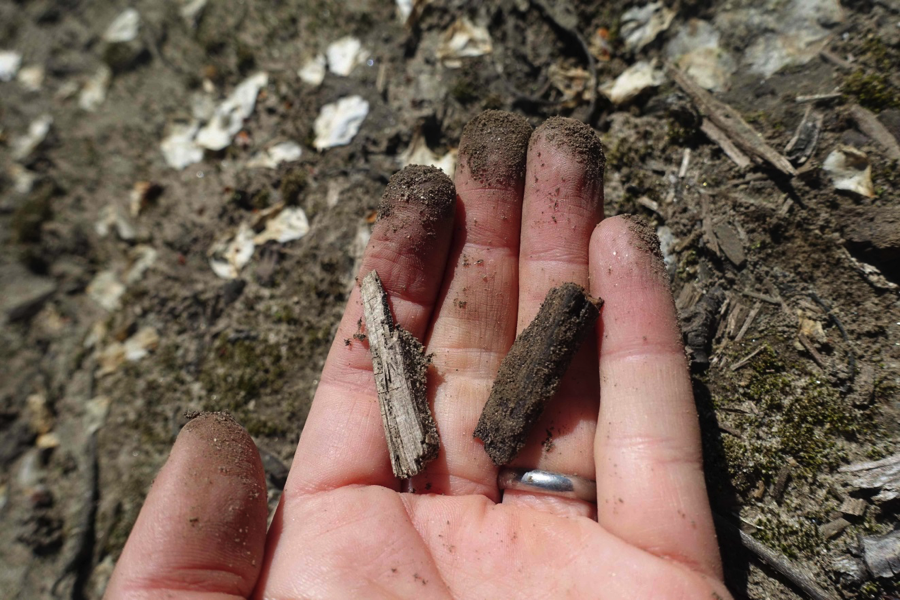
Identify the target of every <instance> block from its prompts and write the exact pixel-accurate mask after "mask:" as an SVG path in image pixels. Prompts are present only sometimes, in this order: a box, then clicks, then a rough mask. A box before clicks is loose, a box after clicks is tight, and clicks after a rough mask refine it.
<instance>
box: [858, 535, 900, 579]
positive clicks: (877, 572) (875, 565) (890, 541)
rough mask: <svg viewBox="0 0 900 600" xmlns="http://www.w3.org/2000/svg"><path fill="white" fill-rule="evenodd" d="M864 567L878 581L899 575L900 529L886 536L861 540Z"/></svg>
mask: <svg viewBox="0 0 900 600" xmlns="http://www.w3.org/2000/svg"><path fill="white" fill-rule="evenodd" d="M862 547H863V560H864V561H866V567H867V568H868V569H869V571H870V572H871V573H872V575H874V576H875V577H878V578H879V579H891V578H893V577H896V576H897V575H900V529H895V530H894V531H892V532H890V533H888V534H887V535H875V536H870V537H865V538H863V540H862Z"/></svg>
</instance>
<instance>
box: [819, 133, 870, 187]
mask: <svg viewBox="0 0 900 600" xmlns="http://www.w3.org/2000/svg"><path fill="white" fill-rule="evenodd" d="M822 170H824V171H825V172H826V173H828V175H829V176H830V177H831V182H832V183H833V184H834V187H835V188H837V189H839V190H845V191H848V192H854V193H857V194H859V195H861V196H865V197H866V198H874V197H875V188H874V186H873V185H872V166H871V165H870V164H869V158H868V157H867V156H866V154H865V153H864V152H861V151H860V150H857V149H856V148H853V147H852V146H838V147H837V148H835V149H834V150H832V152H831V154H829V155H828V158H826V159H825V162H824V163H823V164H822Z"/></svg>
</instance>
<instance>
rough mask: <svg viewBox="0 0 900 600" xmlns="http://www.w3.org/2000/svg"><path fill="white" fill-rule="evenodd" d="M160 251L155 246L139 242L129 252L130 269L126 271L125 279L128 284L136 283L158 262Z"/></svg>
mask: <svg viewBox="0 0 900 600" xmlns="http://www.w3.org/2000/svg"><path fill="white" fill-rule="evenodd" d="M157 256H159V253H158V252H157V251H156V248H154V247H153V246H148V245H146V244H139V245H137V246H135V247H134V248H133V249H132V250H131V252H129V253H128V259H129V260H130V261H131V262H130V264H129V266H128V269H127V270H126V271H125V274H124V277H123V278H124V280H125V284H126V285H134V284H135V283H137V282H138V281H140V280H141V279H143V278H144V275H146V274H147V271H149V270H150V267H152V266H153V264H154V263H155V262H156V257H157Z"/></svg>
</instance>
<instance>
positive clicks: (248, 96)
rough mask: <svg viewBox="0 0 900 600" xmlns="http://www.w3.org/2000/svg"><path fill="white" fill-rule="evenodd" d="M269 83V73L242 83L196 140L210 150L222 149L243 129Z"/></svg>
mask: <svg viewBox="0 0 900 600" xmlns="http://www.w3.org/2000/svg"><path fill="white" fill-rule="evenodd" d="M268 83H269V75H268V74H267V73H264V72H263V73H257V74H256V75H253V76H251V77H248V78H247V79H245V80H244V81H243V82H241V83H240V85H238V86H237V87H236V88H234V91H233V92H232V93H231V95H230V96H229V97H228V98H226V99H225V101H224V102H222V104H220V105H219V106H218V107H217V108H216V112H215V114H214V115H213V117H212V120H210V122H209V123H207V124H206V126H205V127H203V129H201V130H200V131H199V132H198V133H197V139H196V142H197V144H198V145H199V146H202V147H203V148H206V149H208V150H213V151H216V150H222V149H223V148H227V147H228V146H229V145H230V144H231V140H233V139H234V136H235V135H237V133H238V132H239V131H240V130H241V127H243V125H244V119H246V118H247V117H249V116H250V115H251V114H253V108H254V107H255V106H256V97H257V96H258V95H259V91H260V90H261V89H262V88H264V87H265V86H266V85H267V84H268Z"/></svg>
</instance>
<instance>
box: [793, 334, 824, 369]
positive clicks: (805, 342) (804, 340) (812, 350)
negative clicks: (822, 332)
mask: <svg viewBox="0 0 900 600" xmlns="http://www.w3.org/2000/svg"><path fill="white" fill-rule="evenodd" d="M797 339H799V340H800V344H801V345H802V346H803V347H804V348H806V351H807V352H809V355H810V356H811V357H812V359H813V361H814V362H815V363H816V364H817V365H819V366H820V367H822V368H823V369H825V370H826V371H827V370H828V368H827V367H826V365H825V359H824V358H822V355H821V354H819V351H818V350H816V347H815V346H813V344H812V342H811V341H809V338H808V337H806V336H805V335H803V334H802V333H801V334H799V335H798V336H797Z"/></svg>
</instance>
